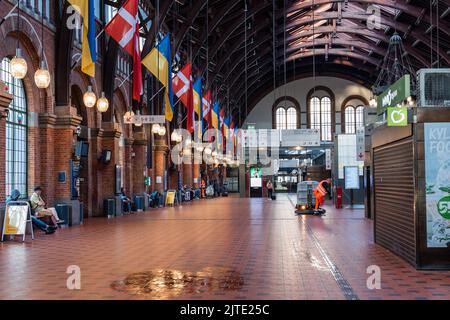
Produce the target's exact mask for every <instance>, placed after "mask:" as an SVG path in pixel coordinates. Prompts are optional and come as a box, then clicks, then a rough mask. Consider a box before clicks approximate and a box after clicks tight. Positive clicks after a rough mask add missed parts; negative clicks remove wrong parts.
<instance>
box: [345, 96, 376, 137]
mask: <svg viewBox="0 0 450 320" xmlns="http://www.w3.org/2000/svg"><path fill="white" fill-rule="evenodd" d="M355 100H357V102H356V101H355ZM368 105H369V102H368V101H367V99H365V98H364V97H362V96H358V95H352V96H349V97H347V98H346V99H345V100H344V101H343V102H342V105H341V131H342V133H349V132H348V130H347V123H346V122H347V121H346V117H345V110H346V109H347V108H348V107H350V106H352V107H353V108H354V109H355V121H354V126H355V133H356V129H358V125H357V124H358V123H357V118H358V117H357V114H358V108H360V107H362V108H363V117H362V121H363V123H362V124H363V125H364V108H365V107H367V106H368ZM349 134H350V133H349Z"/></svg>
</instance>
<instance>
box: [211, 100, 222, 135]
mask: <svg viewBox="0 0 450 320" xmlns="http://www.w3.org/2000/svg"><path fill="white" fill-rule="evenodd" d="M211 112H212V113H211V122H212V126H213V127H214V129H217V130H218V129H219V112H220V105H219V102H217V101H216V102H215V103H214V105H213V107H212V110H211Z"/></svg>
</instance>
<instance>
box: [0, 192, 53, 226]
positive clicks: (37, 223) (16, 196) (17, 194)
mask: <svg viewBox="0 0 450 320" xmlns="http://www.w3.org/2000/svg"><path fill="white" fill-rule="evenodd" d="M19 198H20V191H19V190H17V189H14V190H13V191H12V192H11V195H10V196H9V197H8V199H7V200H6V204H8V203H10V202H14V201H19V200H20V199H19ZM31 221H32V222H33V225H34V226H36V227H37V228H38V229H40V230H42V231H44V232H45V234H52V233H54V232H55V230H56V229H57V228H56V227H55V226H49V225H48V224H46V223H44V222H43V221H41V220H39V219H37V218H36V217H35V216H33V215H31Z"/></svg>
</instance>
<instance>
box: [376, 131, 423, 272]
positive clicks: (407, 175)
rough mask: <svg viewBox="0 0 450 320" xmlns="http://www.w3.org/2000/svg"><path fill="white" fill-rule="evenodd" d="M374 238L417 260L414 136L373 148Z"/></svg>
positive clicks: (413, 261)
mask: <svg viewBox="0 0 450 320" xmlns="http://www.w3.org/2000/svg"><path fill="white" fill-rule="evenodd" d="M373 154H374V160H373V161H374V187H375V190H374V191H375V192H374V197H375V242H376V243H378V244H380V245H382V246H384V247H385V248H387V249H389V250H391V251H393V252H394V253H396V254H397V255H399V256H401V257H403V258H404V259H405V260H407V261H408V262H410V263H411V264H413V265H415V264H416V235H415V218H414V162H413V144H412V139H411V138H408V139H406V140H402V141H399V142H395V143H391V144H389V145H386V146H382V147H379V148H376V149H374V153H373Z"/></svg>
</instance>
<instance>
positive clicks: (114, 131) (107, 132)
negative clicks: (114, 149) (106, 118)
mask: <svg viewBox="0 0 450 320" xmlns="http://www.w3.org/2000/svg"><path fill="white" fill-rule="evenodd" d="M102 129H103V137H106V138H120V136H121V135H122V131H120V126H119V124H118V123H114V122H104V123H103V124H102Z"/></svg>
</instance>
